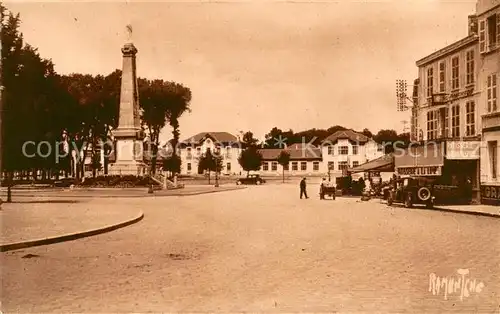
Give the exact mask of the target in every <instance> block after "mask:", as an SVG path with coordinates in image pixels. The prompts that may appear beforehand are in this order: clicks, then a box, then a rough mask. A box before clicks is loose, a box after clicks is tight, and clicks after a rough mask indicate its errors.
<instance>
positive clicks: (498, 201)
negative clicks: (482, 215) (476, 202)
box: [481, 185, 500, 206]
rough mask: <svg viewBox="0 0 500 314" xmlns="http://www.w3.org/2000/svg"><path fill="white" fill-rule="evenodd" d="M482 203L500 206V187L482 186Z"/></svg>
mask: <svg viewBox="0 0 500 314" xmlns="http://www.w3.org/2000/svg"><path fill="white" fill-rule="evenodd" d="M481 202H482V203H483V204H487V205H496V206H500V185H481Z"/></svg>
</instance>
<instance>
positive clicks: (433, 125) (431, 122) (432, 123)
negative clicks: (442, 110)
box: [427, 110, 438, 140]
mask: <svg viewBox="0 0 500 314" xmlns="http://www.w3.org/2000/svg"><path fill="white" fill-rule="evenodd" d="M437 124H438V116H437V111H435V110H432V111H428V112H427V140H433V139H436V138H437V132H438V126H437Z"/></svg>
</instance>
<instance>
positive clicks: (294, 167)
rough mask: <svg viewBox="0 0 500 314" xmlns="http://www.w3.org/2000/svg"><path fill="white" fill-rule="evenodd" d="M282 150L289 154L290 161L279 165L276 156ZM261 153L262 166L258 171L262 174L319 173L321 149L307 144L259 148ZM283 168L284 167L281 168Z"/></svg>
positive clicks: (306, 174)
mask: <svg viewBox="0 0 500 314" xmlns="http://www.w3.org/2000/svg"><path fill="white" fill-rule="evenodd" d="M282 151H285V152H287V153H288V154H289V155H290V163H289V164H288V166H287V165H285V166H281V165H280V164H279V163H278V157H279V155H280V154H281V152H282ZM259 152H260V153H261V155H262V166H261V168H260V172H261V174H263V175H268V174H272V175H281V174H282V173H283V171H285V174H286V175H292V176H293V175H304V176H311V175H321V174H322V173H321V163H322V158H321V149H320V148H318V147H315V146H311V145H309V146H308V145H307V144H293V145H290V146H288V147H286V148H284V149H279V148H271V149H260V150H259ZM283 168H284V169H283Z"/></svg>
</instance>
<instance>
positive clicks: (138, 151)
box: [109, 25, 147, 176]
mask: <svg viewBox="0 0 500 314" xmlns="http://www.w3.org/2000/svg"><path fill="white" fill-rule="evenodd" d="M126 29H127V34H128V40H127V42H126V43H125V45H124V46H123V48H122V54H123V66H122V83H121V90H120V112H119V117H118V127H117V128H116V129H115V130H114V131H113V132H112V134H113V137H114V140H115V156H116V160H115V162H114V163H111V164H110V168H109V172H110V174H113V175H139V176H140V175H144V174H146V168H147V166H146V164H145V163H144V161H143V141H142V140H143V139H144V133H143V132H142V129H141V120H140V116H139V91H138V84H137V72H136V62H135V55H136V54H137V49H136V48H135V46H134V44H133V43H132V26H130V25H127V28H126Z"/></svg>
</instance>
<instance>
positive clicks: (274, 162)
mask: <svg viewBox="0 0 500 314" xmlns="http://www.w3.org/2000/svg"><path fill="white" fill-rule="evenodd" d="M271 170H272V171H276V170H278V163H277V162H276V161H273V163H272V164H271Z"/></svg>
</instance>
